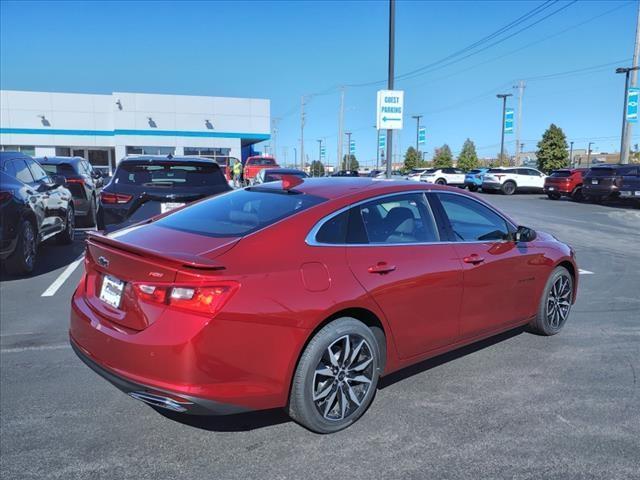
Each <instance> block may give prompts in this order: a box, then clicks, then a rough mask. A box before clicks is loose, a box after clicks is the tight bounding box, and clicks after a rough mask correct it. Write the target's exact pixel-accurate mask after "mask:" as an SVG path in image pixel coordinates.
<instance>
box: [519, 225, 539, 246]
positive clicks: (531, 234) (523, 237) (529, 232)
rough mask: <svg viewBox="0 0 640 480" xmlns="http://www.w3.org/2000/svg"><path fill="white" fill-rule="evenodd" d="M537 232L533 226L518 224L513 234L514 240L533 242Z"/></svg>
mask: <svg viewBox="0 0 640 480" xmlns="http://www.w3.org/2000/svg"><path fill="white" fill-rule="evenodd" d="M537 236H538V234H537V233H536V231H535V230H534V229H533V228H529V227H523V226H519V227H518V229H517V230H516V233H515V234H514V239H515V241H516V242H533V241H534V240H535V239H536V237H537Z"/></svg>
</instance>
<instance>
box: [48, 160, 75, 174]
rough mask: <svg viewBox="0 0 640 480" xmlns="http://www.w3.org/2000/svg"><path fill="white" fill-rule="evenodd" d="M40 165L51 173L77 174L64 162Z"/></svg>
mask: <svg viewBox="0 0 640 480" xmlns="http://www.w3.org/2000/svg"><path fill="white" fill-rule="evenodd" d="M41 165H42V168H43V169H44V171H45V172H47V173H50V174H51V175H77V174H76V171H75V170H74V169H73V167H72V166H71V165H69V164H66V163H61V164H59V165H47V164H41Z"/></svg>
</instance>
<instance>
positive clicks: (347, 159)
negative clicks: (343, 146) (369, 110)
mask: <svg viewBox="0 0 640 480" xmlns="http://www.w3.org/2000/svg"><path fill="white" fill-rule="evenodd" d="M344 134H345V135H346V136H347V153H346V155H345V160H344V170H349V167H351V132H344Z"/></svg>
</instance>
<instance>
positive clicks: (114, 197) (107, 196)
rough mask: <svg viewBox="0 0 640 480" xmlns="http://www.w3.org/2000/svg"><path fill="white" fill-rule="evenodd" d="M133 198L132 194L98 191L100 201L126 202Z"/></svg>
mask: <svg viewBox="0 0 640 480" xmlns="http://www.w3.org/2000/svg"><path fill="white" fill-rule="evenodd" d="M132 198H133V195H125V194H123V193H109V192H102V193H100V200H101V201H102V203H107V204H115V203H127V202H129V201H130V200H131V199H132Z"/></svg>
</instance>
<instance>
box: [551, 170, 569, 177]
mask: <svg viewBox="0 0 640 480" xmlns="http://www.w3.org/2000/svg"><path fill="white" fill-rule="evenodd" d="M551 176H552V177H556V178H565V177H570V176H571V171H569V170H556V171H555V172H551Z"/></svg>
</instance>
